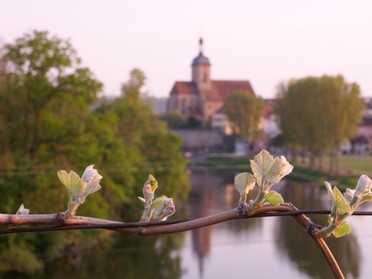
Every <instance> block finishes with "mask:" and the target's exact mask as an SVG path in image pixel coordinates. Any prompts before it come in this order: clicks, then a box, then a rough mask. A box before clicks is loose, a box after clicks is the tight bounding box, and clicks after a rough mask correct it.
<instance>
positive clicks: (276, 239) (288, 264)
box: [182, 171, 366, 279]
mask: <svg viewBox="0 0 372 279" xmlns="http://www.w3.org/2000/svg"><path fill="white" fill-rule="evenodd" d="M233 179H234V174H230V175H226V174H224V175H221V174H216V173H210V172H208V171H197V172H193V173H192V174H191V182H192V185H193V186H192V189H191V192H190V200H189V204H190V209H189V214H190V217H200V216H205V215H208V214H212V213H216V212H218V211H222V210H224V209H229V208H233V207H235V206H236V204H237V203H238V194H237V193H236V191H235V189H234V186H233V185H232V184H231V182H232V181H233ZM275 190H277V191H279V192H281V193H282V194H283V197H284V199H285V200H288V201H293V203H295V205H296V206H297V207H299V208H301V209H314V208H316V209H328V208H329V206H330V203H329V199H328V197H327V194H326V192H325V191H323V189H322V187H320V186H317V185H299V184H297V185H295V184H292V185H286V184H284V183H283V184H282V185H278V186H277V187H276V189H275ZM311 218H312V219H313V220H314V222H316V223H320V224H326V219H327V216H311ZM190 233H191V242H192V250H193V255H194V256H196V257H197V265H198V274H199V275H198V276H199V278H203V279H208V278H222V277H221V276H218V273H217V272H214V273H213V272H212V271H211V270H216V269H217V270H218V268H219V266H216V264H215V263H214V262H215V261H216V259H217V258H218V257H219V256H220V255H219V254H220V253H221V252H220V251H223V253H225V254H227V253H229V254H231V255H234V256H231V257H229V258H227V259H226V261H228V262H224V264H226V265H228V266H229V267H231V268H230V269H229V272H230V273H231V276H239V274H240V273H239V272H236V271H234V267H235V269H237V270H240V269H239V268H241V265H242V264H243V266H244V267H245V269H249V270H251V272H252V273H250V274H251V275H252V274H253V277H251V278H267V277H270V276H275V277H276V278H288V276H290V277H291V278H319V279H325V278H332V277H333V275H332V272H331V270H330V268H329V266H328V265H327V263H326V262H325V259H324V257H323V255H322V254H321V252H320V251H319V249H318V248H317V246H316V244H315V243H314V242H313V240H312V239H311V238H310V237H309V236H308V235H307V233H306V232H305V231H304V230H303V229H302V228H301V227H299V226H298V224H297V223H296V222H295V221H294V220H292V218H291V217H285V218H279V217H278V218H266V219H264V218H257V219H249V220H246V221H245V220H244V221H242V220H238V221H232V222H228V223H224V224H221V225H217V226H212V227H207V228H204V229H201V230H198V231H193V232H190ZM327 243H328V244H329V246H330V249H331V250H332V252H333V253H334V255H335V257H336V259H337V260H338V262H339V264H340V267H341V269H342V270H343V272H344V274H345V276H346V277H347V278H363V277H361V262H362V254H361V252H360V245H359V242H358V240H357V238H356V236H355V234H351V235H348V236H346V237H343V238H341V239H330V240H327ZM186 245H187V243H186ZM254 246H256V247H254ZM270 247H274V250H273V249H271V248H270ZM275 247H276V248H275ZM184 249H185V248H184ZM234 251H236V253H235V254H234ZM239 251H240V252H241V251H243V253H244V254H242V255H239V256H238V255H237V253H239ZM252 255H253V256H252ZM259 255H263V257H265V261H266V262H268V263H269V264H270V268H269V269H267V270H265V272H266V274H267V276H264V277H262V274H261V275H259V274H260V266H261V265H262V259H259ZM255 256H256V257H257V258H258V259H252V258H254V257H255ZM186 257H187V256H186ZM241 257H246V258H249V259H250V260H249V261H243V263H240V262H239V261H240V258H241ZM185 262H186V264H187V266H185V268H186V269H187V270H188V272H186V273H185V274H184V275H183V277H182V278H185V279H188V278H194V277H193V276H195V274H196V272H195V271H193V268H194V267H193V266H192V264H193V262H192V261H191V260H188V259H186V261H185ZM234 272H236V274H235V273H234ZM216 274H217V277H216ZM281 276H282V277H281ZM364 278H366V277H364Z"/></svg>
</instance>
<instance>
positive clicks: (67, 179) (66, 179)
mask: <svg viewBox="0 0 372 279" xmlns="http://www.w3.org/2000/svg"><path fill="white" fill-rule="evenodd" d="M57 175H58V178H59V180H61V182H62V184H63V185H64V186H65V187H66V189H67V191H68V193H69V194H70V195H77V194H79V193H81V192H82V190H83V187H84V183H83V181H82V180H81V178H80V177H79V175H78V174H77V173H76V172H74V171H70V172H69V173H67V172H66V171H64V170H60V171H58V173H57Z"/></svg>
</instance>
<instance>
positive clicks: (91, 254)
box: [0, 170, 372, 279]
mask: <svg viewBox="0 0 372 279" xmlns="http://www.w3.org/2000/svg"><path fill="white" fill-rule="evenodd" d="M190 179H191V183H192V189H191V191H190V194H189V201H188V202H187V203H186V205H184V207H185V211H186V212H185V213H184V215H187V216H182V215H183V214H181V215H179V214H180V213H178V216H177V217H179V218H182V217H188V218H196V217H201V216H206V215H210V214H213V213H217V212H221V211H223V210H225V209H231V208H233V207H235V206H236V205H237V203H238V198H239V195H238V193H237V192H236V191H235V188H234V186H233V184H232V182H233V181H234V173H230V174H219V173H211V172H209V171H207V170H204V171H201V170H198V171H193V172H192V173H191V174H190ZM275 190H277V191H279V192H281V193H282V195H283V197H284V199H285V200H288V201H292V202H293V203H294V204H295V205H296V206H297V207H299V208H301V209H311V208H317V209H328V208H329V199H328V197H327V194H326V192H325V191H323V190H322V187H318V186H314V185H295V184H292V185H289V184H288V185H284V184H283V185H279V186H277V187H276V189H275ZM179 208H182V206H181V205H180V206H179ZM364 209H368V208H366V207H364ZM311 218H312V219H313V220H314V221H315V222H317V223H320V224H325V223H326V218H327V217H326V216H321V217H319V216H311ZM363 218H364V219H363ZM371 221H372V220H371V218H368V217H353V218H352V220H350V224H351V226H352V228H353V233H352V234H351V235H349V236H347V237H343V238H341V239H336V240H334V239H331V240H329V241H328V240H327V242H328V243H329V246H330V249H331V250H332V252H333V253H334V255H335V257H336V259H337V260H338V262H339V264H340V266H341V269H342V270H343V272H344V274H345V276H346V278H359V279H367V278H370V273H369V272H372V265H368V260H367V259H366V260H365V261H364V264H362V263H363V261H362V258H363V257H364V258H367V257H366V255H367V254H368V253H369V246H368V245H370V242H371V238H369V239H368V237H371V235H372V224H371ZM98 232H101V231H98ZM69 235H71V233H69V232H61V233H58V234H53V237H61V238H68V237H69ZM81 235H82V236H83V237H87V236H88V235H89V234H88V232H82V234H81ZM30 236H31V235H24V237H25V239H24V241H23V242H24V243H28V242H29V241H30V240H29V239H28V238H27V237H30ZM44 236H45V234H42V235H40V241H41V239H44V242H45V239H48V237H46V238H45V237H44ZM97 236H98V234H97ZM96 238H98V237H96ZM7 241H10V238H9V239H5V238H2V242H7ZM361 241H363V245H361V244H360V243H361ZM2 242H1V241H0V245H1V244H3V243H2ZM359 242H360V243H359ZM12 243H14V241H13V242H12ZM3 246H4V245H3ZM44 246H45V247H49V246H47V245H44ZM1 247H2V246H1ZM4 247H5V246H4ZM77 248H79V247H71V251H69V252H68V253H66V256H63V257H60V258H59V259H58V260H55V257H54V258H53V259H52V258H50V257H49V255H51V254H53V253H51V251H47V250H45V251H42V252H41V254H40V258H42V259H43V260H44V262H45V265H44V266H45V270H44V272H43V273H42V274H36V275H29V276H26V275H25V274H20V273H15V272H13V273H7V274H0V277H1V278H17V277H22V278H57V279H58V278H61V279H62V278H129V279H143V278H159V279H160V278H164V279H168V278H169V279H171V278H172V279H174V278H175V279H177V278H182V279H195V278H200V279H212V278H213V279H215V278H217V279H218V278H225V277H226V274H229V276H230V277H235V278H241V277H243V276H244V277H248V278H251V279H252V278H260V279H261V278H278V279H280V278H300V279H309V278H319V279H325V278H333V276H332V273H331V271H330V269H329V267H328V265H327V264H326V262H325V260H324V257H323V255H322V254H321V253H320V251H319V250H318V248H317V247H316V245H315V243H314V242H313V241H312V239H311V238H310V237H309V236H308V235H307V234H306V232H304V231H303V229H301V228H300V227H299V226H298V224H297V223H296V222H295V221H294V220H292V218H290V217H285V218H283V217H282V218H280V217H275V218H274V217H273V218H256V219H247V220H236V221H231V222H226V223H222V224H219V225H214V226H210V227H206V228H203V229H200V230H194V231H190V232H185V233H177V234H171V235H162V236H152V237H138V236H132V235H126V234H113V235H112V236H111V237H110V238H109V240H107V238H105V240H104V241H102V243H101V242H99V241H98V242H96V245H94V246H91V247H88V248H85V249H77ZM3 251H6V249H4V250H3ZM3 254H4V255H5V254H6V253H5V252H3ZM2 259H3V258H2ZM4 259H5V260H6V257H4ZM69 261H70V262H71V263H74V264H69ZM3 264H4V262H3Z"/></svg>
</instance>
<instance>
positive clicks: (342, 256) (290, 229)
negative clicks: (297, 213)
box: [276, 185, 361, 279]
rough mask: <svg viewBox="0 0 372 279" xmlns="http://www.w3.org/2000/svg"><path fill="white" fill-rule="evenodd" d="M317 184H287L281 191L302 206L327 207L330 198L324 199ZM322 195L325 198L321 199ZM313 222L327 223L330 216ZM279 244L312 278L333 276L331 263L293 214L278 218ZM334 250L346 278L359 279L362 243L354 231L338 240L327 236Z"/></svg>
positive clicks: (277, 240) (298, 266) (322, 278)
mask: <svg viewBox="0 0 372 279" xmlns="http://www.w3.org/2000/svg"><path fill="white" fill-rule="evenodd" d="M320 189H321V188H320V187H318V186H316V185H286V187H283V189H282V193H283V196H285V198H286V199H287V200H291V201H296V204H300V205H301V208H317V209H326V208H328V207H329V201H326V202H325V199H324V197H325V195H324V193H323V192H320ZM322 197H323V198H322ZM311 218H312V219H313V221H314V222H317V223H319V224H326V219H327V216H311ZM277 228H278V234H277V237H276V243H277V246H278V248H279V250H280V252H281V254H283V252H285V254H286V256H287V257H288V258H289V259H290V260H291V261H292V262H293V263H294V264H295V266H296V267H297V268H298V269H299V270H300V271H302V272H305V273H307V274H308V275H310V277H311V278H319V279H326V278H332V273H331V271H330V268H329V266H328V265H327V264H326V262H325V260H324V257H323V255H322V254H321V252H320V251H319V249H318V248H317V247H316V245H315V243H314V242H313V241H312V239H311V238H310V237H308V235H307V233H306V232H305V231H303V230H302V229H301V228H300V227H299V226H298V224H297V223H296V222H295V221H294V220H292V218H290V217H286V218H280V220H279V219H278V221H277ZM327 244H328V245H329V247H330V249H331V251H332V253H333V254H334V256H335V257H336V259H337V261H338V263H339V265H340V268H341V269H342V271H343V272H344V275H345V276H346V277H347V278H359V275H360V262H361V254H360V247H359V243H358V241H357V239H356V237H355V235H354V234H350V235H347V236H345V237H342V238H339V239H327Z"/></svg>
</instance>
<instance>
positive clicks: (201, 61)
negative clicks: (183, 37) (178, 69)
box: [191, 38, 211, 90]
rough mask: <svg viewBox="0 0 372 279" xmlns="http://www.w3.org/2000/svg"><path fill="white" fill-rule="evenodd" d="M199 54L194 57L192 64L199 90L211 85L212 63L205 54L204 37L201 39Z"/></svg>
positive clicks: (194, 79)
mask: <svg viewBox="0 0 372 279" xmlns="http://www.w3.org/2000/svg"><path fill="white" fill-rule="evenodd" d="M199 48H200V50H199V55H198V56H197V57H195V58H194V60H193V61H192V64H191V69H192V70H191V71H192V81H193V82H195V83H196V85H197V87H198V88H199V90H201V89H209V88H210V87H211V73H210V68H211V63H210V62H209V59H208V58H207V57H205V56H204V55H203V38H200V39H199Z"/></svg>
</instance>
